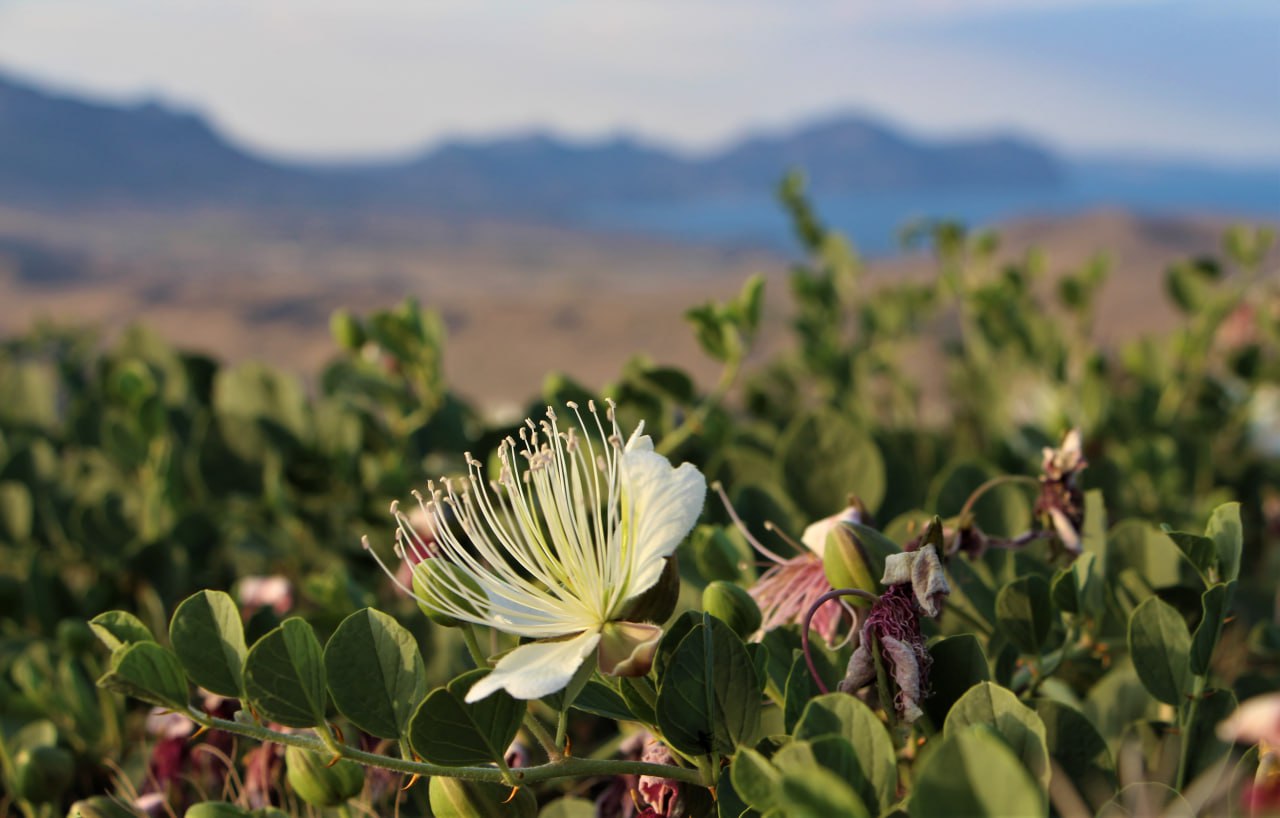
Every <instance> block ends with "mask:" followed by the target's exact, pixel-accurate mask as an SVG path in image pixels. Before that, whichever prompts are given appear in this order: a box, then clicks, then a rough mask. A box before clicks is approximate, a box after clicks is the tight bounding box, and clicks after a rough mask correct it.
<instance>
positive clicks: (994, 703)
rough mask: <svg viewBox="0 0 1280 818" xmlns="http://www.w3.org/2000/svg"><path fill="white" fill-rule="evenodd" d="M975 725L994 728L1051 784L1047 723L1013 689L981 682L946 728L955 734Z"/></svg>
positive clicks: (954, 710)
mask: <svg viewBox="0 0 1280 818" xmlns="http://www.w3.org/2000/svg"><path fill="white" fill-rule="evenodd" d="M975 724H981V725H985V726H987V727H990V728H991V729H992V730H993V731H994V732H995V734H996V735H998V736H1000V738H1002V739H1004V740H1005V743H1006V744H1007V745H1008V746H1009V748H1010V749H1011V750H1012V751H1013V752H1014V754H1015V755H1016V756H1017V757H1018V758H1020V759H1021V760H1022V763H1023V764H1024V765H1026V768H1027V770H1028V771H1029V772H1030V773H1031V775H1033V776H1035V778H1036V779H1037V780H1039V782H1040V783H1041V785H1042V786H1045V787H1047V786H1048V785H1049V749H1048V746H1047V743H1046V741H1045V729H1044V722H1042V721H1041V720H1040V717H1039V716H1037V715H1036V713H1035V711H1034V710H1032V709H1031V708H1029V707H1027V706H1026V705H1025V704H1023V703H1022V702H1021V701H1019V700H1018V697H1017V696H1015V695H1014V694H1013V691H1011V690H1008V689H1007V688H1003V687H1001V686H1000V685H998V684H995V683H993V682H979V683H978V684H976V685H974V686H973V687H971V688H969V692H968V693H965V694H964V695H963V696H961V697H960V700H959V701H957V702H956V703H955V705H954V706H953V707H952V708H951V712H950V713H948V714H947V721H946V724H945V725H944V727H943V730H944V732H945V733H946V734H947V736H951V735H953V734H956V733H959V732H961V731H963V730H964V729H965V728H967V727H970V726H971V725H975Z"/></svg>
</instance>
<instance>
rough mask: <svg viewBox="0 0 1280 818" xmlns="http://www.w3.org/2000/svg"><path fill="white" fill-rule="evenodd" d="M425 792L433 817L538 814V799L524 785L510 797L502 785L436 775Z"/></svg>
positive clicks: (514, 817)
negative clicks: (428, 798)
mask: <svg viewBox="0 0 1280 818" xmlns="http://www.w3.org/2000/svg"><path fill="white" fill-rule="evenodd" d="M428 795H429V797H430V800H431V812H432V813H434V814H435V816H436V818H534V816H535V815H537V813H538V801H537V799H536V798H534V797H533V793H532V792H530V791H529V789H528V788H527V787H521V788H520V789H519V790H518V791H517V792H516V793H515V796H514V797H511V788H510V787H508V786H506V785H505V784H490V783H487V782H481V781H463V780H462V779H459V778H444V777H442V776H436V777H435V778H432V779H431V785H430V789H429V791H428ZM508 798H510V799H511V800H510V801H508V800H507V799H508Z"/></svg>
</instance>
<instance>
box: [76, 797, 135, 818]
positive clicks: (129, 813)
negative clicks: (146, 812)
mask: <svg viewBox="0 0 1280 818" xmlns="http://www.w3.org/2000/svg"><path fill="white" fill-rule="evenodd" d="M141 814H142V813H140V812H138V811H137V810H132V809H129V808H128V807H126V806H125V805H124V804H122V803H120V802H119V801H117V800H116V799H114V798H110V797H108V796H105V795H95V796H93V797H92V798H86V799H84V800H83V801H77V802H75V803H74V804H72V805H71V809H69V810H67V818H138V817H139V816H140V815H141Z"/></svg>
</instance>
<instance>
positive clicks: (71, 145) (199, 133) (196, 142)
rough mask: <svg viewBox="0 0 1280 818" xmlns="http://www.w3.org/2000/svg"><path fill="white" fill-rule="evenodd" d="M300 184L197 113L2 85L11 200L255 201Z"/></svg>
mask: <svg viewBox="0 0 1280 818" xmlns="http://www.w3.org/2000/svg"><path fill="white" fill-rule="evenodd" d="M306 181H307V179H306V175H305V174H299V173H298V172H296V171H290V170H286V169H283V168H280V167H278V166H276V165H273V164H272V163H270V162H266V161H263V160H260V159H256V158H254V157H252V156H248V155H246V154H245V153H244V152H242V151H239V150H237V149H236V148H234V147H232V146H230V145H228V144H227V142H226V141H225V140H223V139H222V137H221V136H219V135H218V134H217V133H216V132H215V131H214V130H213V129H211V128H210V127H209V125H208V124H207V123H206V122H205V121H204V120H203V119H201V118H200V117H199V116H196V115H194V114H189V113H181V112H176V111H173V110H171V109H169V108H165V107H162V106H160V105H157V104H154V103H147V104H141V105H137V106H133V107H119V106H112V105H104V104H99V103H94V102H86V101H83V100H79V99H73V98H70V97H63V96H55V95H53V94H49V93H46V92H44V91H41V90H37V89H35V88H33V87H30V86H26V85H22V84H19V83H18V82H15V81H13V80H11V79H6V78H5V77H4V76H0V197H3V198H4V199H5V200H7V201H19V202H23V201H36V202H63V203H65V202H83V203H92V202H94V201H98V200H102V199H114V200H118V199H125V200H130V201H136V202H140V203H155V204H170V203H173V202H175V201H228V200H230V201H252V200H255V199H261V198H264V197H265V198H272V197H275V196H279V195H281V194H283V193H285V192H286V191H295V189H297V188H301V187H302V186H303V183H304V182H306ZM295 192H296V191H295Z"/></svg>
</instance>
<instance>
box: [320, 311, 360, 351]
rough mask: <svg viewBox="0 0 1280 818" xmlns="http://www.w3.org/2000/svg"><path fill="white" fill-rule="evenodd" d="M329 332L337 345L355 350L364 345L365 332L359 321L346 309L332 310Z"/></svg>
mask: <svg viewBox="0 0 1280 818" xmlns="http://www.w3.org/2000/svg"><path fill="white" fill-rule="evenodd" d="M329 333H330V334H331V335H333V340H334V341H337V343H338V346H340V347H342V348H343V349H345V350H348V351H349V352H356V351H357V350H359V349H360V348H361V347H362V346H364V341H365V333H364V328H363V327H361V326H360V322H359V321H357V320H356V319H355V317H354V316H353V315H352V314H351V313H349V312H347V311H346V310H334V311H333V314H332V315H330V316H329Z"/></svg>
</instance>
